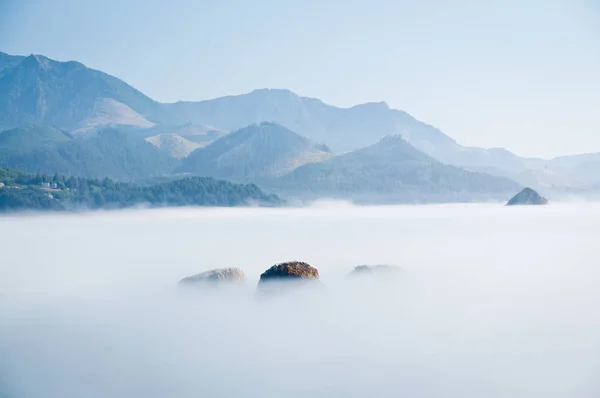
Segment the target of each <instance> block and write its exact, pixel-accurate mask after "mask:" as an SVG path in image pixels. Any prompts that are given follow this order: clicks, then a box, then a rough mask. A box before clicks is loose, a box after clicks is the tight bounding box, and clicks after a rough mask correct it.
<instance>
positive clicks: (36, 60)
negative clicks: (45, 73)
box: [21, 54, 56, 69]
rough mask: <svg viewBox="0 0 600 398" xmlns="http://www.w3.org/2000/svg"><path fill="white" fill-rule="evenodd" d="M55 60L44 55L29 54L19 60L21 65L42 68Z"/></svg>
mask: <svg viewBox="0 0 600 398" xmlns="http://www.w3.org/2000/svg"><path fill="white" fill-rule="evenodd" d="M55 62H56V61H53V60H51V59H50V58H47V57H44V56H43V55H38V54H31V55H29V56H27V57H25V59H24V60H23V61H22V62H21V63H22V65H27V66H35V67H39V68H42V69H46V68H48V67H49V66H51V65H52V64H53V63H55Z"/></svg>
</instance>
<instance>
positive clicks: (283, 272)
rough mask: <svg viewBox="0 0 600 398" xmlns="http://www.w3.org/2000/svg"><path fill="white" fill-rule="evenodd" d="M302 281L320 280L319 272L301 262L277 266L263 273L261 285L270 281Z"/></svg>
mask: <svg viewBox="0 0 600 398" xmlns="http://www.w3.org/2000/svg"><path fill="white" fill-rule="evenodd" d="M302 279H319V270H318V269H316V268H314V267H312V266H310V265H309V264H307V263H304V262H300V261H290V262H287V263H281V264H276V265H274V266H272V267H271V268H269V269H268V270H266V271H265V272H263V273H262V275H261V276H260V281H259V283H260V282H267V281H270V280H302Z"/></svg>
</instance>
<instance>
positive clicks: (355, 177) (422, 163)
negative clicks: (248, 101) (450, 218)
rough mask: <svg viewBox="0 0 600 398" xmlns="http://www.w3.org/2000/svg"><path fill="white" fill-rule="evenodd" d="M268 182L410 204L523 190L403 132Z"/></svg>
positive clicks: (286, 188)
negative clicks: (434, 152)
mask: <svg viewBox="0 0 600 398" xmlns="http://www.w3.org/2000/svg"><path fill="white" fill-rule="evenodd" d="M263 185H264V186H268V187H272V188H276V189H277V190H279V191H280V192H285V193H288V194H290V195H299V196H307V193H310V194H311V195H312V196H313V197H318V196H331V197H337V198H345V199H358V200H361V201H405V202H435V201H465V200H486V199H504V198H505V197H506V196H507V195H509V197H510V196H511V195H513V194H514V193H515V192H517V191H518V190H519V189H520V186H519V185H518V184H516V183H514V182H512V181H510V180H508V179H505V178H500V177H493V176H489V175H486V174H481V173H474V172H469V171H466V170H463V169H460V168H458V167H454V166H448V165H445V164H442V163H440V162H438V161H437V160H435V159H433V158H432V157H430V156H428V155H426V154H424V153H423V152H421V151H419V150H417V149H416V148H414V147H413V146H411V145H410V144H409V143H408V142H407V141H406V140H404V139H403V138H402V137H400V136H389V137H385V138H384V139H382V140H381V141H380V142H378V143H377V144H375V145H372V146H369V147H367V148H364V149H360V150H357V151H354V152H350V153H347V154H344V155H339V156H337V157H334V158H332V159H330V160H328V161H325V162H322V163H315V164H307V165H304V166H302V167H299V168H298V169H296V170H294V171H292V172H291V173H289V174H287V175H285V176H282V177H280V178H278V179H276V180H273V181H270V182H268V183H264V184H263Z"/></svg>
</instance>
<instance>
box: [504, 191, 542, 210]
mask: <svg viewBox="0 0 600 398" xmlns="http://www.w3.org/2000/svg"><path fill="white" fill-rule="evenodd" d="M547 204H548V199H546V198H544V197H542V196H541V195H540V194H539V193H537V192H536V191H534V190H533V189H531V188H525V189H523V190H522V191H521V192H519V193H518V194H516V195H515V196H513V197H512V199H511V200H509V201H508V203H506V206H517V205H547Z"/></svg>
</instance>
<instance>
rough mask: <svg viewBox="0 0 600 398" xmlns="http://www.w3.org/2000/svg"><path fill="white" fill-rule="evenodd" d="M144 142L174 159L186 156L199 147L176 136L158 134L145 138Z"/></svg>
mask: <svg viewBox="0 0 600 398" xmlns="http://www.w3.org/2000/svg"><path fill="white" fill-rule="evenodd" d="M146 141H148V142H149V143H151V144H152V145H154V146H155V147H157V148H158V149H159V150H160V151H162V152H164V153H166V154H168V155H169V156H171V157H173V158H176V159H181V158H184V157H186V156H188V155H189V154H190V153H191V152H193V151H194V150H195V149H198V148H199V147H200V146H201V145H200V144H198V143H196V142H193V141H189V140H187V139H185V138H183V137H182V136H179V135H177V134H159V135H155V136H152V137H148V138H146Z"/></svg>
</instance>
